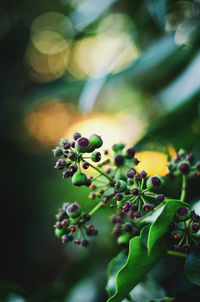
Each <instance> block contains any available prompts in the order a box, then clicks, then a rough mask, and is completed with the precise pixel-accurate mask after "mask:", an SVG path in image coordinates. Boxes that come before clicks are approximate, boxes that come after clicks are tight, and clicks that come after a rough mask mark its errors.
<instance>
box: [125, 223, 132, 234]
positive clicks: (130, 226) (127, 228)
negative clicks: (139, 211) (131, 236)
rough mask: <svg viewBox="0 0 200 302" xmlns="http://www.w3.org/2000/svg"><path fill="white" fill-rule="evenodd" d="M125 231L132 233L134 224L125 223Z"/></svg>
mask: <svg viewBox="0 0 200 302" xmlns="http://www.w3.org/2000/svg"><path fill="white" fill-rule="evenodd" d="M123 230H124V232H127V233H131V232H132V231H133V226H132V224H131V223H129V222H127V223H125V224H124V225H123Z"/></svg>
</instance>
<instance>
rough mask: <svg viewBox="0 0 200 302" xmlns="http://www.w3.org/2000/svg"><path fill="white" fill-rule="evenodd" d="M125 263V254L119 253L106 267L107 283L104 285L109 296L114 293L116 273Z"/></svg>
mask: <svg viewBox="0 0 200 302" xmlns="http://www.w3.org/2000/svg"><path fill="white" fill-rule="evenodd" d="M126 261H127V255H126V252H125V251H124V250H123V251H121V252H120V253H119V254H118V255H117V256H116V257H115V258H113V259H112V260H111V261H110V263H109V266H108V282H107V285H106V290H107V292H108V294H109V296H112V295H114V294H115V291H116V278H117V274H118V271H119V270H120V269H121V268H122V267H123V266H124V264H125V263H126Z"/></svg>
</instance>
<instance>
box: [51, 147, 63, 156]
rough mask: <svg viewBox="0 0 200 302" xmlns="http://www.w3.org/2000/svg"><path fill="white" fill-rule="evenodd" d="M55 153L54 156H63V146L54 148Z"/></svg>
mask: <svg viewBox="0 0 200 302" xmlns="http://www.w3.org/2000/svg"><path fill="white" fill-rule="evenodd" d="M53 154H54V156H56V157H59V156H61V155H62V154H63V151H62V149H61V148H59V147H56V148H55V149H54V150H53Z"/></svg>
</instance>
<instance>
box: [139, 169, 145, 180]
mask: <svg viewBox="0 0 200 302" xmlns="http://www.w3.org/2000/svg"><path fill="white" fill-rule="evenodd" d="M139 174H140V175H141V176H142V178H145V177H147V172H145V171H141V172H140V173H139Z"/></svg>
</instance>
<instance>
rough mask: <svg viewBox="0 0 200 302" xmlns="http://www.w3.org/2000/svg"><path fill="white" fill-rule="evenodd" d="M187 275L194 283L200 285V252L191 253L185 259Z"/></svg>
mask: <svg viewBox="0 0 200 302" xmlns="http://www.w3.org/2000/svg"><path fill="white" fill-rule="evenodd" d="M184 270H185V275H186V277H187V278H188V279H189V280H190V281H191V282H192V283H194V284H196V285H198V286H200V273H199V272H200V254H196V253H191V254H189V255H188V256H187V258H186V259H185V267H184Z"/></svg>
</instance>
